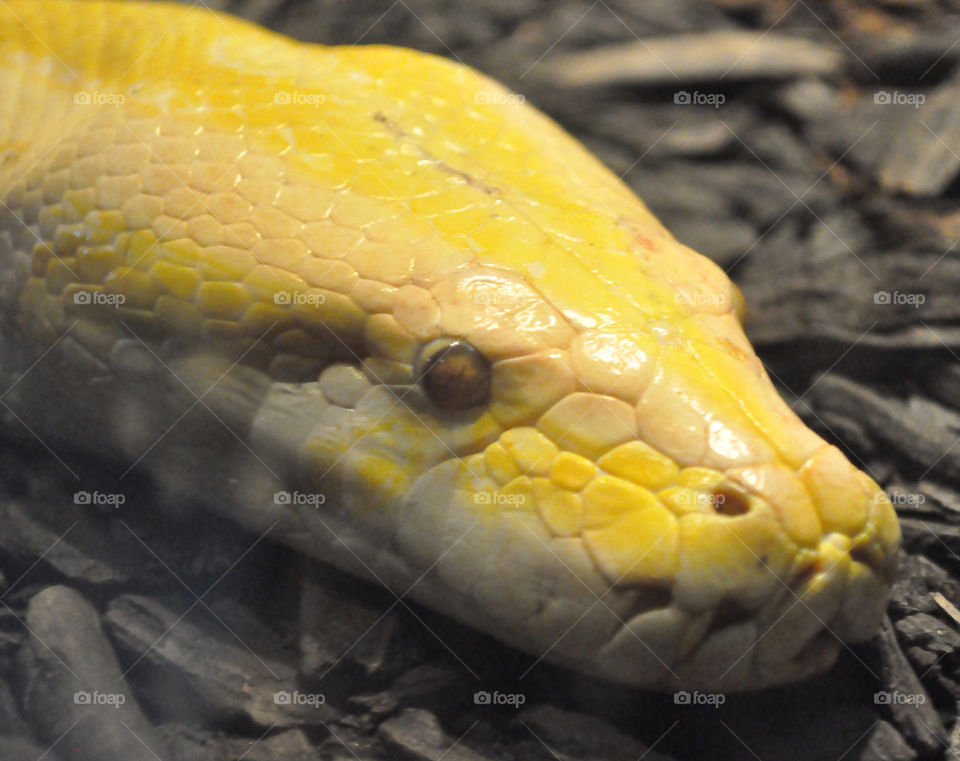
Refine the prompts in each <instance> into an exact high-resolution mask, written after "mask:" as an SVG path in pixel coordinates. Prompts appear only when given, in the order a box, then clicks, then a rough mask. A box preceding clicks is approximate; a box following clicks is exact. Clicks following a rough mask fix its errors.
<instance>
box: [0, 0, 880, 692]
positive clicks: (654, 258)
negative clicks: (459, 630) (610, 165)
mask: <svg viewBox="0 0 960 761" xmlns="http://www.w3.org/2000/svg"><path fill="white" fill-rule="evenodd" d="M0 93H2V97H0V201H2V204H0V334H2V339H0V351H2V354H0V358H2V359H0V363H2V375H3V379H4V383H3V391H5V392H6V393H5V395H4V396H3V397H2V401H3V405H4V407H5V408H6V410H11V411H12V413H15V415H16V419H18V420H19V421H20V423H21V424H22V425H24V426H26V427H28V428H29V429H30V430H31V431H32V432H33V433H34V434H35V435H36V436H37V437H39V438H40V439H41V440H42V441H43V442H44V443H45V444H46V445H48V446H49V447H50V448H51V449H53V450H54V451H57V450H58V448H62V447H67V446H70V447H73V448H75V449H76V448H82V449H84V450H85V451H87V452H90V453H92V454H94V455H96V456H97V457H98V458H102V459H103V461H105V462H119V463H122V467H121V468H119V469H118V471H117V480H116V483H111V484H81V485H80V488H83V489H86V490H88V491H90V493H91V494H94V497H92V498H91V501H95V499H96V494H97V493H98V492H114V491H120V490H122V489H123V486H124V483H125V482H124V481H123V476H124V475H125V474H126V471H128V470H129V469H130V468H132V467H134V466H136V468H137V469H139V470H140V471H141V472H146V473H148V474H150V475H151V477H152V478H155V479H156V482H157V483H158V484H160V485H161V486H162V487H163V488H164V489H165V490H167V492H169V494H170V495H171V496H172V497H173V498H174V501H176V500H180V501H181V503H182V502H183V501H185V500H192V501H193V503H197V502H200V503H203V504H205V505H208V506H209V507H210V508H212V509H214V510H216V511H219V512H220V513H222V514H223V515H224V516H225V517H228V518H229V519H231V520H235V521H239V522H240V523H242V524H243V525H245V526H247V527H249V528H250V529H252V530H253V531H261V532H266V531H268V530H269V535H270V537H271V538H274V539H278V540H280V541H282V542H284V543H286V544H288V545H289V546H291V547H293V548H295V549H297V550H299V551H301V552H303V553H307V554H309V555H311V556H313V557H316V558H319V559H322V560H324V561H326V562H328V563H330V564H333V565H334V566H337V567H339V568H341V569H344V570H346V571H349V572H351V573H355V574H358V575H360V576H363V577H365V578H369V579H373V580H376V581H378V582H379V583H382V584H385V585H387V586H388V587H389V588H391V589H392V590H394V592H395V593H397V594H406V595H408V596H409V597H410V598H413V599H415V600H417V601H420V602H421V603H423V604H425V605H427V606H429V607H431V608H434V609H436V610H438V611H441V612H443V613H445V614H447V615H449V616H451V617H453V618H455V619H458V620H460V621H462V622H465V623H467V624H469V625H471V626H473V627H476V628H477V629H480V630H482V631H485V632H487V633H489V634H491V635H492V636H494V637H496V638H497V639H499V640H501V641H503V642H505V643H508V644H510V645H512V646H514V647H516V648H518V649H521V650H524V651H526V652H528V653H531V654H533V655H534V656H536V657H538V658H539V657H544V656H545V657H546V658H547V659H549V660H550V661H553V662H556V663H560V664H564V665H566V666H568V667H570V668H573V669H576V670H578V671H581V672H584V673H588V674H592V675H595V676H599V677H602V678H606V679H609V680H614V681H619V682H623V683H627V684H631V685H636V686H641V687H647V688H654V689H663V690H669V689H680V688H685V689H693V688H699V689H716V690H724V691H736V690H748V689H757V688H762V687H766V686H769V685H773V684H777V683H782V682H786V681H790V680H795V679H799V678H803V677H807V676H810V675H812V674H815V673H818V672H821V671H823V670H824V669H826V668H827V667H829V666H830V664H832V663H833V661H834V660H835V659H836V657H837V654H838V652H839V651H840V649H841V648H842V647H844V643H847V642H858V641H862V640H865V639H866V638H868V637H870V636H871V635H872V633H873V631H874V630H875V629H876V627H877V625H878V622H879V620H880V618H881V616H882V613H883V610H884V606H885V602H886V599H887V593H888V590H889V586H890V584H891V582H892V580H893V578H894V575H895V570H896V568H895V566H896V561H895V558H896V553H897V548H898V544H899V528H898V524H897V521H896V517H895V514H894V511H893V509H892V507H891V504H890V502H889V500H888V499H887V498H886V496H885V495H884V493H883V491H881V490H880V489H879V488H878V486H877V485H876V484H875V483H874V482H873V481H872V480H871V479H870V478H868V477H867V476H866V475H865V474H864V473H862V472H860V471H859V470H858V469H857V468H855V467H853V466H852V465H851V464H850V463H849V462H848V461H847V459H845V457H844V456H843V455H842V454H841V452H840V451H839V450H838V449H837V448H836V447H834V446H832V445H828V444H827V443H826V442H825V441H823V440H822V439H821V438H820V437H819V436H817V435H816V434H814V433H813V432H811V431H810V430H808V429H807V428H806V427H805V426H804V425H803V424H802V422H801V421H800V420H799V419H798V418H797V416H796V415H795V414H794V413H793V412H792V411H791V409H790V408H789V407H788V406H787V405H786V404H785V403H784V402H783V401H782V400H781V399H780V397H779V396H778V394H777V393H776V391H775V389H774V387H773V385H772V384H771V382H770V380H769V378H768V376H767V374H766V373H765V371H764V368H763V366H762V364H761V363H760V361H759V360H758V359H757V357H756V355H755V354H754V351H753V349H752V347H751V346H750V344H749V342H748V341H747V339H746V337H745V335H744V332H743V330H742V328H741V319H742V317H743V305H742V301H741V297H740V295H739V293H738V291H737V290H736V288H735V287H734V286H733V285H732V283H731V282H730V280H729V279H728V278H727V277H726V276H725V274H724V273H723V272H722V271H721V270H720V269H719V268H718V267H717V266H715V265H714V264H712V263H711V262H710V261H709V260H707V259H706V258H704V257H703V256H701V255H699V254H697V253H695V252H694V251H692V250H690V249H689V248H687V247H686V246H684V245H682V244H680V243H678V242H677V241H676V240H675V239H674V238H673V237H672V236H671V235H670V234H669V233H668V232H667V231H666V230H665V229H664V228H663V227H662V226H661V225H660V223H659V222H658V221H657V220H656V219H655V218H654V217H653V216H652V215H651V214H650V212H649V211H648V210H647V209H646V208H645V206H644V205H643V203H641V202H640V201H639V200H638V199H637V198H636V197H635V196H634V195H633V194H632V193H631V192H630V191H629V190H628V189H627V187H626V186H625V185H624V184H622V183H621V182H620V181H619V180H618V179H617V178H616V177H615V176H614V175H613V174H611V173H610V172H609V171H608V170H607V169H605V168H604V167H603V166H602V165H601V164H600V163H599V161H597V160H596V159H595V158H593V157H592V156H591V155H589V154H588V153H587V152H586V151H585V150H584V148H583V147H581V146H580V145H579V144H578V143H577V142H576V141H575V140H573V139H572V138H571V137H569V136H568V135H567V134H565V133H564V132H563V131H562V130H561V129H560V128H559V127H558V126H557V125H556V124H554V123H553V122H551V121H550V120H549V119H547V118H546V117H545V116H544V115H543V114H541V113H539V112H538V111H537V110H535V109H534V108H532V107H531V106H529V105H526V104H524V103H523V102H522V99H521V98H518V97H517V96H514V95H512V94H510V93H509V92H507V91H506V90H505V89H503V88H502V87H501V86H499V85H498V84H496V83H495V82H493V81H491V80H490V79H487V78H486V77H484V76H482V75H481V74H478V73H477V72H475V71H473V70H471V69H469V68H467V67H465V66H462V65H458V64H456V63H453V62H451V61H449V60H444V59H441V58H437V57H434V56H431V55H426V54H423V53H419V52H415V51H411V50H404V49H398V48H393V47H384V46H360V47H356V46H355V47H322V46H319V45H309V44H303V43H300V42H296V41H293V40H290V39H287V38H285V37H281V36H278V35H276V34H273V33H270V32H267V31H265V30H263V29H261V28H258V27H256V26H254V25H251V24H249V23H245V22H242V21H239V20H236V19H233V18H230V17H228V16H225V15H221V14H216V13H212V12H207V11H201V10H198V9H191V8H187V7H185V6H181V5H176V4H165V3H149V4H140V3H134V2H130V3H120V2H117V3H111V2H98V1H96V0H93V1H91V2H70V1H69V0H5V2H3V3H0ZM8 415H9V413H8ZM129 507H130V506H129V505H128V508H127V509H129Z"/></svg>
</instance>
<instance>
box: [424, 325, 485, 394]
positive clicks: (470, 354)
mask: <svg viewBox="0 0 960 761" xmlns="http://www.w3.org/2000/svg"><path fill="white" fill-rule="evenodd" d="M490 376H491V369H490V362H489V361H488V360H487V358H486V357H484V356H483V354H481V353H480V352H479V351H478V350H477V349H475V348H474V347H473V346H471V345H470V344H469V343H467V342H466V341H451V340H449V339H437V340H436V341H431V342H430V343H428V344H427V345H426V346H425V347H424V348H423V350H422V351H421V353H420V359H419V361H418V362H417V378H418V380H419V382H420V385H421V386H423V390H424V391H425V392H426V394H427V397H428V398H429V399H430V401H431V402H433V403H434V404H436V405H438V406H440V407H454V408H458V409H465V408H467V407H475V406H477V405H478V404H483V403H484V402H486V401H487V399H488V398H489V396H490Z"/></svg>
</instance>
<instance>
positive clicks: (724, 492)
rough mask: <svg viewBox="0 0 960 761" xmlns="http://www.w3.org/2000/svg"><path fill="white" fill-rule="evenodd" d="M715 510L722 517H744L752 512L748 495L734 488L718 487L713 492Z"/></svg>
mask: <svg viewBox="0 0 960 761" xmlns="http://www.w3.org/2000/svg"><path fill="white" fill-rule="evenodd" d="M712 502H713V507H714V509H715V510H716V511H717V512H718V513H720V514H721V515H743V514H744V513H747V512H749V511H750V502H749V498H748V497H747V495H746V494H744V493H743V492H742V491H740V490H739V489H737V488H735V487H733V486H718V487H717V488H716V489H714V490H713V494H712Z"/></svg>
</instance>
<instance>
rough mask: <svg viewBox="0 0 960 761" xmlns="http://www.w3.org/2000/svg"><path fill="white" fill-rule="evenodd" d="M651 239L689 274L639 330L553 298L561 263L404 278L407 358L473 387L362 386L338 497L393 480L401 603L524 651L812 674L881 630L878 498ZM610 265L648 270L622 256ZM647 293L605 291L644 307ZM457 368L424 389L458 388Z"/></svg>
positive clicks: (599, 663)
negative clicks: (404, 583) (473, 392)
mask: <svg viewBox="0 0 960 761" xmlns="http://www.w3.org/2000/svg"><path fill="white" fill-rule="evenodd" d="M658 245H660V246H662V247H663V248H664V249H665V250H669V251H670V252H671V254H672V255H673V256H676V257H677V258H678V259H679V262H678V264H679V263H681V262H682V263H683V264H684V265H686V266H685V269H684V270H681V271H685V272H686V273H688V276H689V277H690V280H689V281H688V282H692V286H691V285H688V286H687V287H686V289H685V290H683V289H682V286H681V290H677V291H676V292H674V293H673V295H672V296H671V297H670V298H668V299H667V300H666V301H664V302H662V303H661V306H662V311H660V312H659V313H655V314H653V315H646V316H644V317H643V318H642V319H638V320H637V322H636V323H635V324H623V325H621V324H612V325H605V324H604V320H603V318H604V314H603V313H597V312H591V311H588V310H587V309H586V308H585V307H584V306H583V301H582V300H581V301H578V300H576V299H570V300H568V301H566V300H564V299H563V298H562V297H561V294H562V293H564V291H566V290H567V289H569V285H568V277H569V274H568V271H567V270H558V271H557V272H556V273H550V272H549V271H548V269H547V268H546V267H545V268H544V269H543V270H541V269H540V268H537V267H535V268H534V274H531V273H530V272H529V270H528V271H527V272H522V273H518V272H509V271H505V270H502V269H497V268H492V267H487V266H482V265H481V266H478V265H466V266H464V267H460V268H458V269H457V271H455V272H453V273H451V274H449V275H448V276H446V277H444V278H441V279H440V280H438V282H437V283H436V284H435V285H433V286H432V287H430V288H423V287H419V286H405V287H403V288H401V289H400V291H399V292H398V302H397V306H396V307H395V309H394V313H393V316H392V317H391V318H390V319H391V325H392V329H393V330H394V331H395V333H396V334H397V335H401V334H403V335H405V336H406V337H407V342H408V355H407V357H408V359H407V361H410V362H411V365H412V366H414V367H416V366H417V359H416V356H417V355H418V353H422V352H427V353H428V354H429V355H430V356H434V355H436V354H437V353H438V352H439V354H440V356H441V358H442V357H443V356H444V355H443V353H442V347H443V346H444V345H446V343H445V342H451V343H452V344H453V345H456V346H458V347H460V351H461V353H462V352H463V351H464V349H463V347H464V346H468V347H469V351H470V352H473V353H476V354H477V355H478V356H482V357H483V358H484V359H483V362H482V363H479V364H478V365H477V366H476V367H474V368H473V369H472V371H476V372H479V373H489V378H488V379H487V381H486V382H487V383H488V388H489V390H488V394H489V396H488V398H486V399H483V400H479V401H478V400H477V399H470V398H467V397H468V396H469V395H467V397H464V398H465V399H467V401H466V402H465V404H464V405H463V408H462V409H458V408H456V406H455V408H453V409H451V408H450V406H449V405H448V404H445V403H444V402H443V400H442V399H437V398H434V396H435V392H432V391H431V390H430V387H429V386H428V385H425V384H424V382H423V381H424V378H423V377H422V376H421V377H420V378H419V383H413V384H412V385H405V386H401V387H398V389H397V392H396V393H395V394H394V395H393V396H392V397H391V396H388V395H384V396H381V397H380V401H379V403H378V404H376V405H374V406H372V407H371V408H370V410H371V414H370V416H369V417H366V418H364V419H363V420H362V422H356V421H355V423H356V425H357V426H358V427H357V428H355V429H354V430H355V435H354V436H353V437H352V438H350V441H351V444H350V445H349V450H347V449H346V448H343V449H341V447H345V445H344V444H343V443H342V440H338V443H337V444H336V449H337V452H338V456H342V457H343V462H344V463H346V468H347V470H348V471H349V470H350V469H351V468H353V470H352V471H351V475H350V476H349V477H348V480H350V485H349V487H346V486H345V488H343V489H342V490H341V492H348V491H349V492H352V493H367V494H371V493H378V494H380V495H381V497H382V495H383V494H384V492H383V485H384V484H390V485H391V486H390V489H392V490H394V491H393V493H392V496H390V497H387V498H384V502H383V504H384V506H385V507H384V509H385V510H388V511H389V510H391V508H390V507H388V506H387V505H389V504H393V505H396V506H399V507H395V508H392V509H394V510H395V516H396V523H395V524H393V525H395V526H397V530H396V534H395V542H396V546H397V549H396V553H397V554H398V555H399V556H402V557H404V558H405V559H407V561H408V562H411V563H412V565H413V567H414V568H416V569H417V573H413V574H411V578H414V579H419V581H418V582H417V586H415V587H414V593H415V594H419V595H420V597H421V599H423V600H424V601H426V602H427V603H428V604H431V605H433V606H435V607H438V608H441V609H443V610H446V611H448V612H452V613H453V615H455V616H456V617H458V618H460V619H462V620H464V621H467V622H468V623H471V624H473V625H475V626H477V627H479V628H483V629H484V630H486V631H489V632H491V633H493V634H494V635H495V636H497V637H499V638H500V639H505V640H506V641H508V642H510V643H512V644H514V645H516V646H518V647H520V648H523V649H525V650H527V651H529V652H531V653H533V654H535V655H537V656H538V657H539V656H544V655H546V656H547V657H549V658H550V659H552V660H555V661H558V662H561V663H565V664H568V665H571V666H573V667H574V668H577V669H580V670H582V671H586V672H589V673H593V674H597V675H600V676H603V677H605V678H608V679H612V680H616V681H621V682H627V683H630V684H634V685H639V686H643V687H654V688H661V689H678V688H685V689H691V688H697V689H711V690H723V691H736V690H743V689H756V688H759V687H764V686H769V685H773V684H777V683H781V682H784V681H790V680H794V679H798V678H803V677H806V676H810V675H812V674H816V673H818V672H821V671H823V670H824V669H826V668H827V667H828V666H829V665H830V664H832V662H833V661H834V660H835V658H836V657H837V655H838V653H839V652H840V651H841V650H842V648H843V647H844V646H845V645H846V644H847V643H853V642H859V641H862V640H864V639H866V638H868V637H869V636H871V634H872V633H873V631H874V630H875V628H876V627H877V625H878V623H879V620H880V618H881V616H882V614H883V611H884V608H885V604H886V600H887V593H888V588H889V585H890V584H891V583H892V581H893V577H894V575H895V571H896V553H897V548H898V543H899V529H898V526H897V522H896V518H895V514H894V511H893V509H892V506H891V504H890V502H889V500H888V499H887V497H886V495H885V494H884V492H883V491H882V490H881V489H880V488H879V487H878V486H877V485H876V484H875V483H874V482H873V481H872V480H871V479H870V478H869V477H868V476H866V475H865V474H864V473H862V472H861V471H859V470H858V469H857V468H855V467H854V466H853V465H852V464H851V463H850V462H849V461H848V460H847V459H846V458H845V457H844V455H843V454H842V453H841V452H840V451H839V450H838V449H837V448H836V447H835V446H832V445H829V444H827V443H826V442H825V441H823V440H822V439H821V438H820V437H819V436H817V435H816V434H814V433H813V432H811V431H810V430H808V429H807V428H806V427H805V426H804V425H803V423H802V422H801V421H800V420H799V419H798V418H797V416H796V415H795V414H794V413H793V412H792V410H791V409H790V408H789V407H788V406H787V405H786V404H785V403H784V402H783V401H782V399H781V398H780V396H779V395H778V394H777V392H776V390H775V389H774V387H773V385H772V383H771V382H770V380H769V378H768V376H767V374H766V372H765V371H764V368H763V366H762V364H761V363H760V361H759V360H758V359H757V357H756V355H755V354H754V352H753V350H752V349H751V347H750V345H749V343H748V341H747V339H746V338H745V336H744V333H743V331H742V329H741V327H740V323H739V321H738V319H737V317H736V312H737V300H738V298H739V297H738V295H737V294H736V291H735V289H734V287H733V286H732V284H730V283H729V281H728V280H727V279H726V278H725V276H723V275H722V273H720V271H719V270H718V269H717V268H716V267H715V266H714V265H713V264H712V263H710V262H708V261H707V260H705V259H703V258H702V257H700V256H699V255H697V254H694V253H693V252H691V251H689V250H687V249H685V248H684V247H682V246H680V244H677V243H675V242H673V241H672V240H669V239H666V238H663V239H662V240H661V241H660V243H659V244H658ZM664 258H665V257H664ZM659 261H663V259H662V258H661V259H659ZM618 266H619V267H620V270H619V272H620V275H621V278H622V279H623V280H626V281H629V280H630V274H631V273H637V274H639V275H640V277H642V278H645V279H649V280H654V278H652V277H651V276H650V269H649V268H646V267H644V266H643V258H642V257H638V260H637V261H634V262H631V260H629V259H626V260H622V261H620V262H618ZM678 269H679V268H678ZM694 273H698V274H696V275H694ZM577 282H578V283H579V284H580V285H581V287H582V284H583V283H584V282H585V279H579V280H578V281H577ZM555 284H556V285H558V288H557V291H558V292H557V293H554V289H553V286H554V285H555ZM657 285H659V284H657V283H656V281H655V280H654V286H657ZM584 290H587V289H585V288H584ZM655 290H656V289H655V288H654V287H650V288H647V289H645V290H643V291H640V290H638V291H636V292H631V291H630V290H629V289H625V288H621V289H620V290H619V291H614V292H612V293H610V295H608V296H607V298H606V299H605V300H604V303H605V304H606V305H607V306H608V307H613V306H616V305H617V299H618V298H622V299H624V301H625V302H626V303H627V304H630V302H631V301H632V300H635V301H636V302H638V303H643V304H644V306H648V307H649V305H650V301H649V300H648V301H647V302H642V301H641V299H643V298H647V299H649V298H650V293H651V292H655ZM708 297H709V298H708ZM701 305H706V307H707V308H698V307H700V306H701ZM624 309H626V307H624ZM651 311H652V310H651ZM393 320H395V321H396V324H393V322H392V321H393ZM611 322H612V321H611ZM453 337H455V338H453ZM438 344H439V346H440V347H441V349H440V350H438V349H437V345H438ZM441 361H443V360H442V359H441ZM472 371H471V372H472ZM458 372H459V369H458ZM458 372H455V373H452V374H451V375H450V376H448V377H446V378H445V380H444V381H443V382H445V383H447V384H448V386H449V389H450V392H451V393H449V394H444V395H443V399H449V398H453V399H456V398H457V397H458V390H460V384H462V383H464V382H466V383H467V385H468V386H471V387H472V386H473V385H475V379H474V378H472V377H470V376H469V374H468V380H467V381H463V379H462V377H461V375H459V374H458ZM413 379H414V380H417V377H416V373H414V376H413ZM481 385H482V384H481ZM400 389H402V390H400ZM398 401H399V402H400V403H399V404H397V402H398ZM390 405H393V406H390ZM360 406H362V405H360ZM360 406H358V408H357V409H358V410H359V409H360ZM374 420H376V423H374ZM373 429H375V430H373ZM331 441H332V439H331V438H330V437H326V438H325V439H324V443H323V445H322V446H321V447H320V449H321V450H322V449H323V448H324V447H328V446H329V445H330V442H331ZM321 459H322V460H323V461H324V462H329V461H330V459H331V457H330V454H329V453H324V456H323V457H321ZM371 463H375V467H374V469H373V470H372V471H365V470H364V469H365V468H368V467H370V466H371ZM359 472H366V473H367V474H368V475H367V476H361V477H359V478H358V477H357V473H359ZM411 474H413V475H411ZM388 476H392V477H388ZM358 481H359V482H360V483H358ZM421 575H422V576H421Z"/></svg>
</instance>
